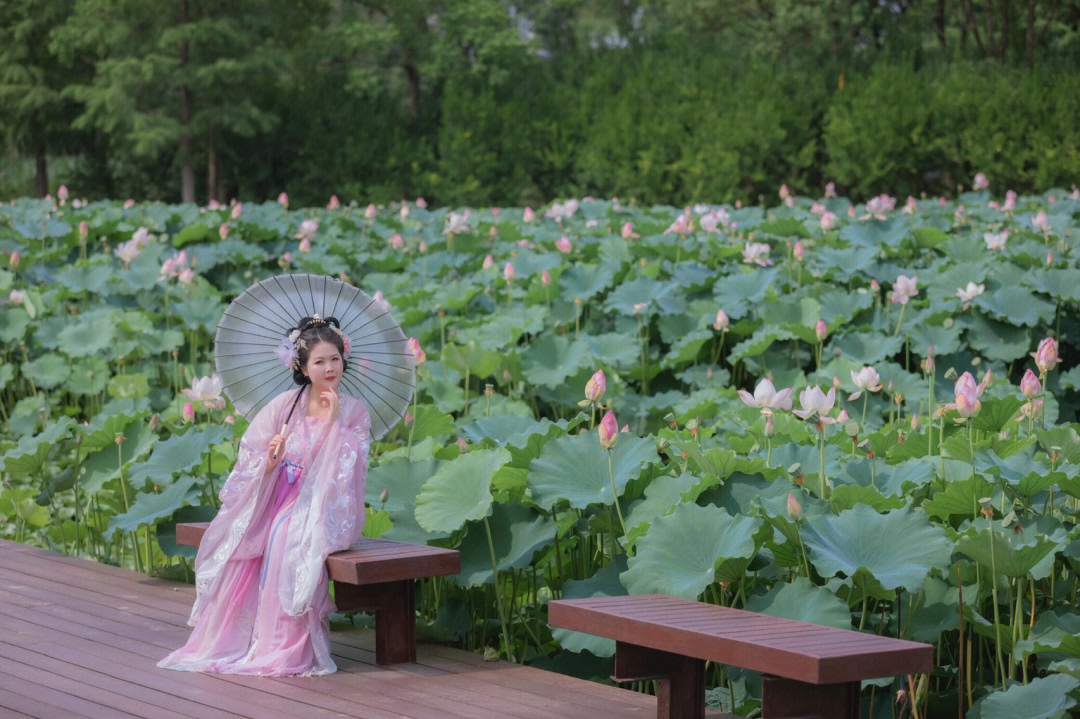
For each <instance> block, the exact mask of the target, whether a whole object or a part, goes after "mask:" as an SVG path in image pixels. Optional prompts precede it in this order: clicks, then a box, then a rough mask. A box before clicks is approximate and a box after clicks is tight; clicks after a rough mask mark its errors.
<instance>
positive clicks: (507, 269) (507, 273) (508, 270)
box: [503, 262, 515, 282]
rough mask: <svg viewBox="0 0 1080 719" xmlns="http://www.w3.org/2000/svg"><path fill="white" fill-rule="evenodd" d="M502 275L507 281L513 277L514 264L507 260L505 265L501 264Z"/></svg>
mask: <svg viewBox="0 0 1080 719" xmlns="http://www.w3.org/2000/svg"><path fill="white" fill-rule="evenodd" d="M503 277H505V278H506V281H507V282H509V281H510V280H512V279H514V277H515V274H514V266H513V265H512V264H510V263H509V262H507V263H506V264H505V265H503Z"/></svg>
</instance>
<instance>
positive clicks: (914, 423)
mask: <svg viewBox="0 0 1080 719" xmlns="http://www.w3.org/2000/svg"><path fill="white" fill-rule="evenodd" d="M920 429H922V423H921V422H920V421H919V415H917V414H913V415H911V431H912V432H918V431H919V430H920Z"/></svg>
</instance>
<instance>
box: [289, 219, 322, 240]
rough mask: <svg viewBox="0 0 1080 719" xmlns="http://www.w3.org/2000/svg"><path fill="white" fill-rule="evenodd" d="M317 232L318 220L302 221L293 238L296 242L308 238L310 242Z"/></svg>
mask: <svg viewBox="0 0 1080 719" xmlns="http://www.w3.org/2000/svg"><path fill="white" fill-rule="evenodd" d="M318 231H319V221H318V220H304V221H303V222H301V223H300V227H299V229H298V230H297V232H296V234H295V235H293V237H295V238H296V239H298V240H300V239H303V238H305V237H306V238H308V239H309V240H310V239H312V238H313V237H315V233H316V232H318Z"/></svg>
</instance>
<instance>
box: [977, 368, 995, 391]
mask: <svg viewBox="0 0 1080 719" xmlns="http://www.w3.org/2000/svg"><path fill="white" fill-rule="evenodd" d="M993 383H994V373H993V372H992V371H991V370H990V368H989V367H987V368H986V374H984V375H983V378H982V382H980V383H979V386H980V387H982V388H983V389H985V388H987V387H989V386H990V385H992V384H993ZM979 394H982V391H981V390H980V391H979Z"/></svg>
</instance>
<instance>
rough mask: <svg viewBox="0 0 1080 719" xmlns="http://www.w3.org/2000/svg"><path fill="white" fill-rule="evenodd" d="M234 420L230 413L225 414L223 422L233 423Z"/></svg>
mask: <svg viewBox="0 0 1080 719" xmlns="http://www.w3.org/2000/svg"><path fill="white" fill-rule="evenodd" d="M235 422H236V419H235V418H234V417H233V416H232V415H231V414H227V415H225V424H234V423H235Z"/></svg>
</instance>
